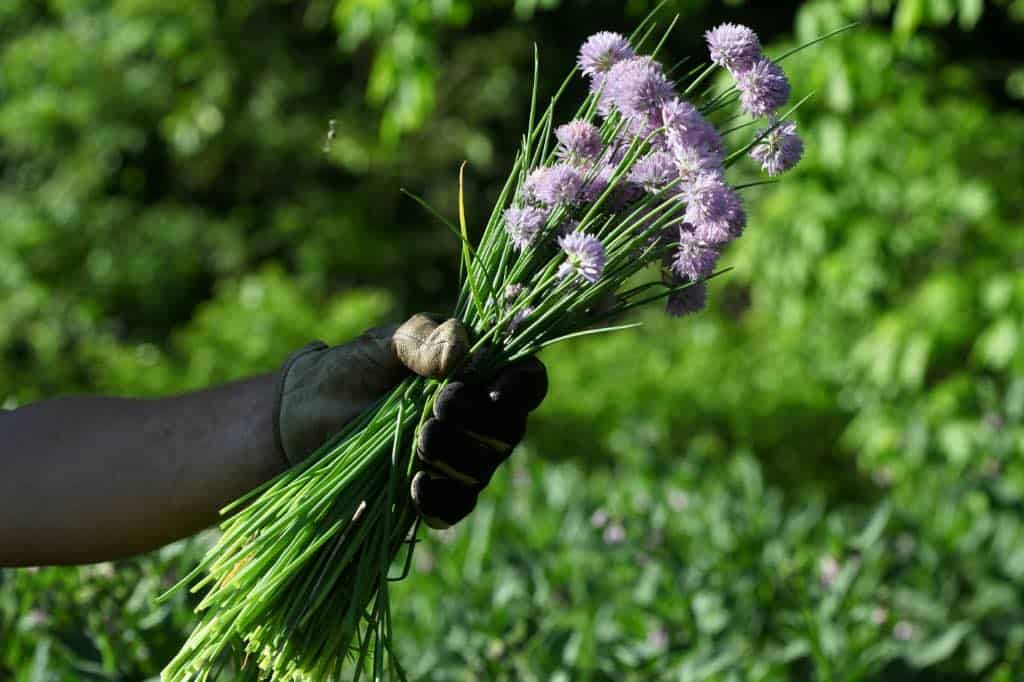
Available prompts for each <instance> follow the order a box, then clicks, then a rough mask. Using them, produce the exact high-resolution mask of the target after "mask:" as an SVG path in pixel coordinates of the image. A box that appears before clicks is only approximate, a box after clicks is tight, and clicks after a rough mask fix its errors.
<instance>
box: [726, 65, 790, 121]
mask: <svg viewBox="0 0 1024 682" xmlns="http://www.w3.org/2000/svg"><path fill="white" fill-rule="evenodd" d="M736 87H737V88H739V91H740V104H742V105H743V110H744V111H746V112H747V113H748V114H750V115H751V116H767V115H768V114H770V113H772V112H773V111H775V110H776V109H778V108H779V107H781V106H782V105H783V104H785V103H786V102H788V101H789V81H788V80H787V79H786V74H785V72H783V70H782V67H781V66H779V65H778V64H776V63H775V62H773V61H772V60H770V59H764V58H762V59H759V60H757V61H756V62H754V65H753V66H751V67H750V69H748V70H747V71H744V72H742V73H739V74H736Z"/></svg>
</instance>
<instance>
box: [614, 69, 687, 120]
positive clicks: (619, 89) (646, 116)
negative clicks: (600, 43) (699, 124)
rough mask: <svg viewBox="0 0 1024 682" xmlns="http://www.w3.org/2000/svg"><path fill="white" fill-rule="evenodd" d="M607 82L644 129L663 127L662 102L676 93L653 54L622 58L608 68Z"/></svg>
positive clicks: (625, 110)
mask: <svg viewBox="0 0 1024 682" xmlns="http://www.w3.org/2000/svg"><path fill="white" fill-rule="evenodd" d="M607 83H608V84H607V86H606V87H605V93H606V95H607V97H608V99H609V100H611V102H612V104H614V105H615V106H616V107H617V108H618V110H619V111H621V112H622V113H623V115H625V116H628V117H630V118H632V119H634V121H635V123H634V126H639V127H640V128H641V129H646V128H648V127H649V128H650V130H654V129H655V128H658V127H660V125H661V121H660V118H661V116H660V114H661V107H662V104H664V103H665V102H666V101H668V100H670V99H671V98H672V97H674V96H675V90H674V89H673V88H672V83H671V82H670V81H669V80H668V78H666V77H665V72H664V70H663V69H662V68H661V64H659V63H658V62H656V61H654V60H653V59H651V58H650V57H632V58H630V59H626V60H623V61H621V62H619V63H618V64H616V65H615V66H613V67H612V69H611V71H609V72H608V81H607ZM633 132H635V133H636V132H639V131H638V130H633Z"/></svg>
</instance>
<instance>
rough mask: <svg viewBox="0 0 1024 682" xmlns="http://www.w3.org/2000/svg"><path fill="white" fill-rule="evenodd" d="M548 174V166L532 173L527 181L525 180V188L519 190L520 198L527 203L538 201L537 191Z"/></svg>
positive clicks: (536, 169)
mask: <svg viewBox="0 0 1024 682" xmlns="http://www.w3.org/2000/svg"><path fill="white" fill-rule="evenodd" d="M547 173H548V168H547V167H546V166H540V167H539V168H534V169H533V170H532V171H530V173H529V175H527V176H526V179H525V180H523V186H522V187H521V188H520V190H519V194H520V196H521V197H522V198H523V199H525V200H527V201H538V198H537V189H538V188H539V187H540V186H541V184H543V182H544V177H545V176H546V175H547Z"/></svg>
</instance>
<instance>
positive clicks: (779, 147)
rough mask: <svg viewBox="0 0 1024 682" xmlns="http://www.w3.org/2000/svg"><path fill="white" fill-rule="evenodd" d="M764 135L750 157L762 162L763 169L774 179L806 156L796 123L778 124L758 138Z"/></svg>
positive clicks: (760, 133)
mask: <svg viewBox="0 0 1024 682" xmlns="http://www.w3.org/2000/svg"><path fill="white" fill-rule="evenodd" d="M762 135H764V137H762V138H761V141H760V142H758V143H757V145H756V146H755V147H754V148H753V149H751V150H750V155H751V156H752V157H753V158H754V159H756V160H758V161H760V162H761V168H762V169H763V170H764V171H765V172H766V173H768V175H770V176H772V177H775V176H776V175H781V174H782V173H785V172H786V171H788V170H789V169H790V168H792V167H793V166H795V165H796V164H797V163H798V162H799V161H800V158H801V157H802V156H803V155H804V141H803V140H801V139H800V136H799V135H797V133H796V124H795V123H791V122H787V123H778V122H776V123H775V124H774V125H773V126H772V127H771V128H766V129H765V130H762V131H760V132H759V133H758V137H761V136H762Z"/></svg>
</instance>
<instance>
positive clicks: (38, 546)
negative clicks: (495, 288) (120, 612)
mask: <svg viewBox="0 0 1024 682" xmlns="http://www.w3.org/2000/svg"><path fill="white" fill-rule="evenodd" d="M467 347H468V342H467V341H466V337H465V332H464V330H463V329H462V327H461V325H459V324H458V323H457V322H456V321H455V320H448V321H446V322H444V323H438V322H436V321H434V320H432V319H430V318H428V317H426V316H424V315H414V316H413V317H411V318H409V320H407V321H406V323H404V324H403V325H401V326H399V327H397V328H392V327H389V328H377V329H373V330H370V331H368V332H366V333H364V334H363V335H361V336H359V337H358V338H356V339H354V340H352V341H350V342H349V343H346V344H344V345H341V346H335V347H333V348H330V347H327V346H326V345H325V344H311V346H309V347H307V348H304V349H303V350H302V351H301V352H300V353H298V354H296V355H294V356H293V357H292V358H290V359H289V361H288V362H287V363H286V369H282V370H281V371H279V372H275V373H271V374H264V375H260V376H256V377H252V378H250V379H245V380H242V381H237V382H235V383H231V384H227V385H225V386H219V387H217V388H212V389H209V390H205V391H199V392H196V393H189V394H186V395H182V396H177V397H172V398H163V399H157V400H136V399H127V398H99V397H85V396H83V397H71V398H58V399H55V400H50V401H46V402H42V403H38V404H35V405H30V406H27V407H23V408H21V409H19V410H16V411H14V412H11V413H2V412H0V566H34V565H41V564H79V563H89V562H94V561H108V560H111V559H118V558H123V557H127V556H131V555H134V554H139V553H141V552H146V551H149V550H151V549H154V548H156V547H159V546H161V545H164V544H166V543H168V542H171V541H173V540H177V539H179V538H182V537H185V536H187V535H191V534H192V533H195V532H196V531H198V530H200V529H202V528H205V527H207V526H209V525H211V524H212V523H214V522H216V521H217V518H218V512H219V510H220V509H221V508H222V507H223V506H224V505H226V504H227V503H229V502H231V501H232V500H234V499H236V498H238V497H239V496H240V495H242V494H243V493H245V492H247V491H249V490H251V489H252V488H255V487H257V486H259V485H260V484H262V483H264V482H265V481H268V480H270V479H271V478H273V477H274V476H275V475H277V474H278V473H280V472H282V471H284V470H285V469H286V468H287V467H288V466H289V462H290V463H291V464H296V463H299V462H301V461H302V460H303V459H304V458H305V457H307V456H308V455H309V454H310V453H312V452H313V451H314V450H315V449H316V448H317V447H318V446H319V445H320V444H321V443H323V442H324V441H325V440H326V439H327V438H328V437H330V435H331V434H333V433H337V431H338V430H339V429H340V428H341V427H342V426H343V425H344V424H345V423H346V422H348V420H350V419H351V418H352V417H354V416H356V415H358V414H360V413H361V412H363V410H365V409H366V408H368V407H369V406H370V405H372V404H373V403H374V402H375V401H376V400H377V398H378V397H380V396H382V395H384V394H385V393H386V392H387V391H388V390H389V389H391V388H392V387H393V386H395V385H397V384H398V383H399V382H400V381H401V380H402V379H403V378H404V377H407V376H409V375H410V373H415V374H419V375H420V376H428V377H433V378H440V377H444V376H449V375H450V374H451V373H453V372H454V371H455V370H456V368H457V367H459V365H460V363H461V362H462V361H463V359H464V357H465V352H466V349H467ZM458 386H461V387H462V388H461V389H459V390H456V389H457V388H458ZM546 392H547V374H546V372H545V370H544V366H543V365H542V364H541V363H540V362H539V361H538V360H536V359H532V358H531V359H528V360H523V361H520V362H517V363H514V364H513V365H509V366H508V367H506V368H504V369H502V370H501V371H500V372H499V374H498V375H497V376H493V377H489V378H487V382H485V383H483V384H479V385H477V384H472V383H470V384H466V383H465V382H463V381H457V382H453V383H452V384H449V389H448V390H447V392H446V394H445V397H443V398H439V399H438V401H437V402H436V403H435V405H434V413H435V414H434V418H433V419H432V420H430V423H428V425H430V428H429V429H428V428H426V427H424V432H423V434H421V436H422V437H421V438H420V442H419V444H418V447H417V458H418V460H419V461H420V463H421V464H422V466H423V467H424V470H423V471H420V472H419V473H417V475H416V476H415V477H414V478H413V480H412V482H411V486H410V495H411V498H412V502H413V504H414V506H415V507H416V509H417V510H418V511H419V512H420V514H421V515H422V516H423V518H424V520H425V521H426V523H427V524H428V525H430V526H431V527H434V528H446V527H448V526H450V525H451V524H454V523H457V522H458V521H459V520H460V519H462V518H463V517H465V516H466V515H467V514H469V513H470V511H472V509H473V506H474V505H475V504H476V499H477V495H478V494H479V492H480V491H481V490H482V489H483V487H484V486H486V484H487V482H488V481H489V480H490V478H491V476H492V475H493V473H494V471H495V469H496V468H497V467H498V466H499V465H500V464H501V463H502V462H503V461H504V460H505V459H506V458H507V457H508V456H509V454H511V452H512V450H513V449H514V448H515V446H516V444H517V443H518V442H519V440H520V439H521V438H522V436H523V432H524V431H525V429H526V415H527V413H528V412H530V411H531V410H533V409H534V408H536V407H537V405H538V404H540V401H541V400H542V399H543V397H544V394H545V393H546ZM275 399H277V400H275Z"/></svg>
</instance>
